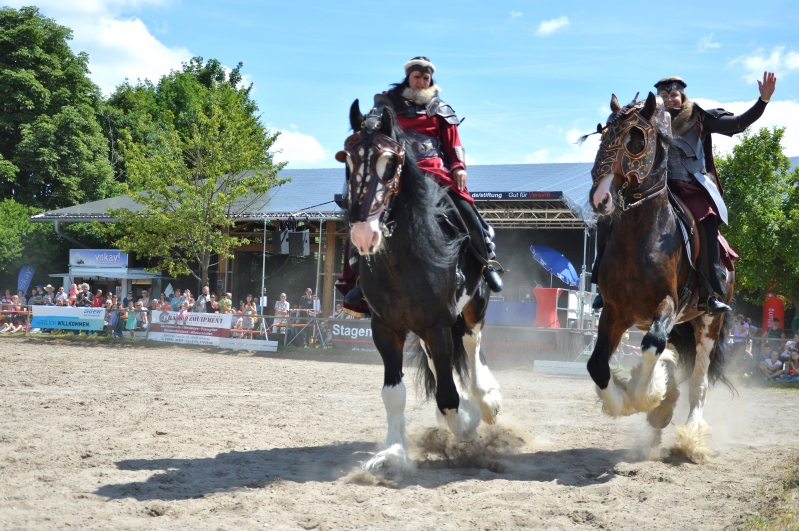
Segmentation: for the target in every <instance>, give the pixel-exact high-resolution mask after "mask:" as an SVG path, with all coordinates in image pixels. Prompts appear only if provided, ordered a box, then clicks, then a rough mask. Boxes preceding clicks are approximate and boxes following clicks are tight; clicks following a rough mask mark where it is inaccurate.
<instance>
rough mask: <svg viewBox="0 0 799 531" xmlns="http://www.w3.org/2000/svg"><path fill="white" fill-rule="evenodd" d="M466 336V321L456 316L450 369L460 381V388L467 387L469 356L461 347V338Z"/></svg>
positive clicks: (462, 346) (461, 315) (464, 348)
mask: <svg viewBox="0 0 799 531" xmlns="http://www.w3.org/2000/svg"><path fill="white" fill-rule="evenodd" d="M465 335H466V320H465V319H464V318H463V314H458V318H457V319H456V320H455V324H454V325H452V343H453V345H454V346H455V348H453V349H452V368H453V370H454V371H455V374H457V375H458V378H460V380H461V386H462V387H464V388H468V386H469V355H468V354H467V353H466V347H465V346H464V345H463V336H465Z"/></svg>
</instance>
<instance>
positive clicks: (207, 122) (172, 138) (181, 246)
mask: <svg viewBox="0 0 799 531" xmlns="http://www.w3.org/2000/svg"><path fill="white" fill-rule="evenodd" d="M200 61H201V60H200ZM197 66H198V63H191V64H188V65H184V71H183V72H179V73H173V74H172V75H170V76H167V77H166V78H164V79H162V80H161V82H159V85H158V87H157V90H156V92H155V95H156V98H155V100H154V102H155V109H154V110H153V111H151V113H150V114H149V116H150V117H151V118H152V117H153V114H154V113H156V112H157V113H158V114H156V117H157V118H158V119H157V120H152V121H151V122H150V123H149V124H147V123H144V122H142V123H140V125H142V126H143V127H141V128H140V129H139V130H138V131H137V132H131V131H130V130H122V131H120V141H119V144H118V145H119V148H120V154H121V158H122V160H124V172H125V176H126V182H125V183H124V187H125V188H126V190H128V191H129V192H130V193H131V194H132V195H133V197H134V198H135V200H136V202H137V203H139V204H140V205H141V206H142V209H141V210H140V211H137V212H133V211H128V210H124V209H123V210H114V211H112V212H111V214H112V215H113V216H114V217H115V218H116V219H117V220H118V221H119V222H120V223H119V224H117V225H116V230H117V231H119V232H117V234H116V235H115V236H116V242H115V243H116V245H117V246H118V247H120V248H121V249H124V250H125V251H126V252H128V253H135V254H136V256H139V257H142V258H150V259H152V260H153V264H154V265H153V269H162V270H166V271H168V272H169V274H170V275H173V276H174V275H186V274H192V275H194V276H195V277H196V278H197V279H198V280H200V282H201V283H202V284H203V285H207V283H208V270H209V268H210V267H211V266H212V265H215V264H213V263H211V258H212V256H214V255H215V256H216V257H217V259H225V258H230V257H232V254H231V252H230V249H231V247H234V246H237V245H241V244H242V243H247V242H243V241H242V240H241V239H240V238H235V237H232V236H230V235H228V234H227V233H226V231H225V230H224V229H225V228H229V227H232V226H233V224H234V221H235V220H234V219H233V217H232V216H233V214H234V213H235V212H237V211H239V212H240V211H246V210H247V208H248V207H249V206H250V204H251V203H252V202H254V201H256V200H258V199H259V198H260V197H261V196H262V195H263V194H264V193H266V192H267V190H268V189H269V188H270V187H272V186H275V185H277V184H280V183H281V182H282V181H280V180H279V179H278V178H277V172H278V171H279V170H280V169H281V168H282V167H283V164H276V163H274V162H273V161H272V155H271V154H270V152H269V149H270V147H271V146H272V144H273V143H274V141H275V139H276V138H277V134H273V133H271V132H269V131H268V130H267V129H266V128H265V127H264V126H263V125H262V124H261V123H260V121H259V119H258V117H257V116H256V115H255V111H257V107H256V106H255V104H254V103H253V102H252V101H251V100H250V99H249V92H248V90H242V89H238V88H236V86H235V85H234V84H233V82H232V81H237V80H236V79H235V78H233V79H225V78H224V77H221V78H220V77H211V79H210V81H209V82H208V84H205V83H204V82H203V80H202V78H201V76H199V75H198V72H199V73H202V69H197V68H196V67H197ZM126 90H127V89H126ZM118 94H119V91H118ZM177 102H180V103H179V104H178V103H177ZM170 107H171V108H170ZM172 109H175V110H176V111H177V112H178V114H173V112H172ZM142 131H146V134H147V135H154V141H148V142H141V141H136V140H135V139H134V134H142ZM197 264H199V272H195V271H194V270H193V269H194V268H193V266H196V265H197Z"/></svg>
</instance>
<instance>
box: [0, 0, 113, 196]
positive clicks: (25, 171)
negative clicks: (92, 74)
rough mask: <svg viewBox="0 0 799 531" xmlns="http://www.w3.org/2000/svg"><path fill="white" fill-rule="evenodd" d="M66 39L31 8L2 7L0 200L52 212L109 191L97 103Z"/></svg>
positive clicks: (83, 64) (82, 59) (82, 60)
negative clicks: (51, 210)
mask: <svg viewBox="0 0 799 531" xmlns="http://www.w3.org/2000/svg"><path fill="white" fill-rule="evenodd" d="M71 38H72V32H71V31H70V30H69V29H68V28H65V27H64V26H59V25H58V24H56V22H55V21H53V20H52V19H49V18H46V17H44V16H42V15H41V14H40V13H39V11H38V9H37V8H35V7H23V8H21V9H19V10H15V9H11V8H2V9H0V97H2V103H0V105H2V109H3V112H2V113H0V198H6V199H11V198H13V199H15V200H16V201H17V202H18V203H22V204H25V205H29V206H34V207H38V208H42V209H55V208H61V207H65V206H70V205H74V204H77V203H81V202H86V201H93V200H96V199H101V198H103V197H105V196H106V195H107V194H108V193H109V192H110V188H109V187H110V185H111V183H112V175H113V174H112V171H111V166H110V164H109V162H108V158H107V150H108V148H107V142H106V140H105V137H104V136H103V134H102V130H101V129H100V125H99V123H98V121H97V119H96V116H97V113H98V111H99V109H100V108H101V106H102V104H103V103H102V98H101V95H100V92H99V89H98V88H97V87H96V86H95V85H94V84H93V83H92V82H91V80H90V79H89V77H88V73H89V70H88V56H87V55H86V54H84V53H80V54H77V55H76V54H74V53H73V52H72V50H71V49H70V48H69V45H68V44H67V41H69V40H70V39H71Z"/></svg>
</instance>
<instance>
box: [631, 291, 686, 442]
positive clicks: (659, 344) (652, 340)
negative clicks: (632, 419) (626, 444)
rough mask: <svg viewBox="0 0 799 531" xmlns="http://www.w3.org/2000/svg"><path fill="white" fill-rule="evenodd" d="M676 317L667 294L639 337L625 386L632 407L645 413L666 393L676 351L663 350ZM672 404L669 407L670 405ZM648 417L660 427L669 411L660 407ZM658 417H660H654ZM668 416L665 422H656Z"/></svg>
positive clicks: (673, 302) (660, 400)
mask: <svg viewBox="0 0 799 531" xmlns="http://www.w3.org/2000/svg"><path fill="white" fill-rule="evenodd" d="M676 319H677V304H676V302H675V299H674V297H672V296H670V295H668V296H666V297H664V298H663V300H662V301H660V303H659V304H658V305H657V308H656V309H655V313H654V315H653V316H652V324H651V326H650V327H649V331H648V332H647V333H646V335H645V336H644V339H643V340H642V341H641V358H642V359H641V363H639V364H638V366H637V367H635V368H634V369H633V370H632V373H631V375H630V381H629V383H628V384H627V389H628V391H629V392H630V397H631V399H632V405H633V407H635V409H636V410H638V411H641V412H644V413H647V412H649V411H652V410H654V409H655V408H657V407H658V406H659V405H660V404H661V403H662V402H663V399H664V398H665V396H666V390H667V387H668V382H669V378H670V377H671V374H672V373H673V372H674V371H673V369H674V366H675V365H676V362H677V360H676V354H675V353H674V352H673V351H671V350H666V344H667V343H668V340H669V332H671V329H672V328H673V327H674V323H675V321H676ZM673 406H674V405H673V404H671V407H672V409H673ZM660 413H661V414H660V415H655V416H654V417H652V418H650V423H651V424H652V422H653V421H655V422H654V424H652V426H653V427H654V428H655V429H663V428H664V427H665V426H666V425H668V421H669V420H671V411H665V410H664V411H662V412H660ZM658 417H663V418H660V419H658ZM665 417H668V420H666V421H665V424H663V425H662V426H660V425H659V424H661V423H662V421H663V420H665Z"/></svg>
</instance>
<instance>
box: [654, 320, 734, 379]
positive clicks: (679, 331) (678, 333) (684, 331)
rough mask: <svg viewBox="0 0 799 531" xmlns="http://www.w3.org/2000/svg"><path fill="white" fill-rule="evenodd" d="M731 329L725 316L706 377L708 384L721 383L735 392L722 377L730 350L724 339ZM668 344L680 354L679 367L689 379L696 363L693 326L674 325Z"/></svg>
mask: <svg viewBox="0 0 799 531" xmlns="http://www.w3.org/2000/svg"><path fill="white" fill-rule="evenodd" d="M731 328H732V321H731V320H730V319H727V318H726V316H725V318H724V321H723V322H722V326H721V332H720V334H719V339H718V341H716V345H715V348H714V350H713V355H712V356H711V358H710V365H709V367H708V370H707V375H708V380H709V381H710V383H712V384H715V383H717V382H720V383H723V384H724V385H726V386H727V387H728V388H729V389H730V390H731V391H733V392H735V386H733V385H732V382H730V380H729V379H727V377H726V376H725V375H724V366H725V364H726V362H727V359H728V358H729V348H730V346H729V344H727V341H726V338H727V337H729V335H730V329H731ZM669 343H671V344H672V345H674V348H675V349H676V350H677V352H678V353H679V354H680V365H681V366H682V368H683V371H684V373H685V375H686V376H687V377H690V375H691V374H692V373H693V372H694V364H695V363H696V335H695V332H694V325H693V324H691V323H690V322H686V323H681V324H678V325H675V326H674V328H672V329H671V333H670V334H669Z"/></svg>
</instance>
